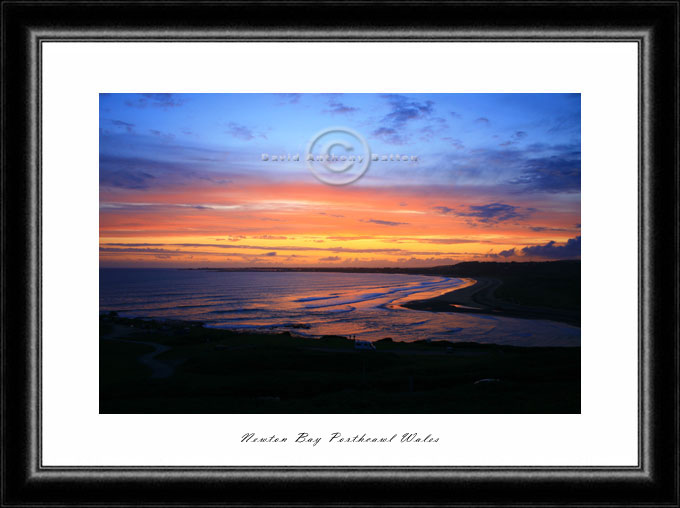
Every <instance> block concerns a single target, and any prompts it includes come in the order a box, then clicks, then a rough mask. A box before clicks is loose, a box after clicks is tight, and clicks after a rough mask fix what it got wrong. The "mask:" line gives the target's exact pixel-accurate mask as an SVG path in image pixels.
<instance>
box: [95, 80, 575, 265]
mask: <svg viewBox="0 0 680 508" xmlns="http://www.w3.org/2000/svg"><path fill="white" fill-rule="evenodd" d="M272 79H275V77H272ZM580 103H581V101H580V95H579V94H101V95H100V116H99V132H100V136H99V153H100V157H99V185H100V187H99V189H100V198H99V199H100V216H99V228H100V229H99V230H100V265H101V266H102V267H217V266H224V267H248V266H259V267H265V266H369V267H371V266H435V265H443V264H451V263H457V262H459V261H468V260H479V261H522V260H527V261H528V260H549V259H574V258H579V257H580V250H581V224H580V222H581V215H580V199H581V194H580V188H581V133H580V125H581V109H580ZM338 126H339V127H346V128H350V129H352V130H354V131H356V132H357V133H359V134H360V135H361V136H363V138H364V139H365V140H366V142H367V144H368V145H369V147H370V150H371V152H372V153H373V154H387V155H389V154H400V155H402V154H407V155H409V156H411V155H414V156H416V157H417V160H416V161H413V160H408V161H376V162H372V163H371V164H370V166H369V167H368V169H367V171H366V173H365V174H364V175H363V177H361V178H359V179H358V180H356V181H354V182H352V183H350V184H348V185H343V186H338V185H329V184H327V183H324V182H322V181H320V180H319V179H317V178H316V177H315V176H314V175H313V174H312V172H311V171H310V169H309V168H308V167H307V163H306V161H305V160H304V159H305V150H306V147H307V145H308V143H309V142H310V140H311V139H312V138H313V136H314V135H315V134H316V133H318V132H319V131H322V130H323V129H326V128H329V127H338ZM358 149H359V147H357V150H358ZM331 153H333V154H336V155H343V154H346V153H348V152H346V150H344V149H343V147H341V146H336V147H334V148H333V151H332V152H331ZM263 154H267V155H269V157H270V160H267V161H263V160H262V159H263V157H262V155H263ZM296 154H299V155H300V159H301V160H300V161H294V160H292V161H288V160H285V161H272V160H271V155H285V156H287V155H291V156H295V155H296Z"/></svg>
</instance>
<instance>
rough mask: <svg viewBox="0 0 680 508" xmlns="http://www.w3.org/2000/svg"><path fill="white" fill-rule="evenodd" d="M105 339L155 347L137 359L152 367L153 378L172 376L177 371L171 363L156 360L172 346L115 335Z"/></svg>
mask: <svg viewBox="0 0 680 508" xmlns="http://www.w3.org/2000/svg"><path fill="white" fill-rule="evenodd" d="M105 340H117V341H118V342H130V343H131V344H143V345H145V346H151V347H152V348H154V350H153V351H151V352H150V353H146V354H143V355H141V356H140V357H138V358H137V361H138V362H140V363H142V364H144V365H146V366H147V367H149V368H150V369H151V378H152V379H162V378H166V377H170V376H171V375H172V373H173V372H174V371H175V369H174V368H173V367H171V366H170V365H168V364H166V363H163V362H161V361H159V360H156V357H157V356H158V355H160V354H162V353H165V352H166V351H170V350H171V349H172V348H171V347H170V346H164V345H163V344H157V343H155V342H145V341H141V340H128V339H117V338H115V337H109V338H107V339H105Z"/></svg>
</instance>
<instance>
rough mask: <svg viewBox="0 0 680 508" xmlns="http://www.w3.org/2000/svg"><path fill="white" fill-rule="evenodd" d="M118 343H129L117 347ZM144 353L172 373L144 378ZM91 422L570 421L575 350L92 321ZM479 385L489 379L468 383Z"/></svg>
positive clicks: (576, 394)
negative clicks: (94, 389) (546, 416)
mask: <svg viewBox="0 0 680 508" xmlns="http://www.w3.org/2000/svg"><path fill="white" fill-rule="evenodd" d="M121 340H128V341H134V342H122V341H121ZM137 341H140V342H149V343H154V344H162V345H165V346H169V347H170V348H171V349H170V350H169V351H165V352H162V353H160V354H158V355H157V356H154V357H153V359H152V362H161V363H162V364H165V365H168V366H170V367H172V368H173V372H172V374H171V375H169V376H167V377H153V375H154V369H153V365H152V364H148V363H147V364H144V363H142V361H140V357H143V356H144V355H147V356H148V354H149V353H153V351H154V346H152V345H151V346H150V345H144V344H141V343H140V344H137V343H135V342H137ZM99 344H100V355H99V362H100V365H99V366H100V385H99V391H100V412H101V413H579V412H580V399H581V398H580V376H581V367H580V365H581V361H580V360H581V349H580V348H522V347H513V346H497V345H482V344H475V343H448V342H442V341H439V342H416V343H396V342H392V341H391V340H390V339H383V340H382V341H379V342H378V343H376V351H356V350H355V349H354V344H353V342H352V341H350V340H348V339H346V338H345V337H337V336H327V337H322V338H319V339H310V338H302V337H296V336H293V335H291V334H289V333H279V334H255V333H237V332H232V331H226V330H217V329H210V328H204V327H203V326H202V325H201V324H200V323H188V322H179V321H177V322H158V321H151V320H143V319H126V318H121V317H118V316H117V315H115V314H109V315H104V316H102V317H101V318H100V341H99ZM485 379H486V380H488V379H491V380H493V381H483V382H478V383H476V382H477V381H480V380H485Z"/></svg>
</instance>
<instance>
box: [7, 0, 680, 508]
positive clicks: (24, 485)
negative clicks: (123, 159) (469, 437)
mask: <svg viewBox="0 0 680 508" xmlns="http://www.w3.org/2000/svg"><path fill="white" fill-rule="evenodd" d="M679 12H680V4H679V3H678V1H657V2H645V1H632V2H631V1H600V2H581V1H577V2H570V1H561V2H552V1H541V2H535V1H526V2H516V1H515V2H496V1H491V2H487V1H471V2H456V1H454V2H423V1H418V2H384V3H381V2H374V3H364V2H357V1H352V2H343V3H341V2H316V3H306V2H276V3H273V2H262V3H244V2H219V3H217V2H177V1H169V0H168V1H157V2H148V1H146V2H128V1H116V2H113V1H101V2H95V1H81V2H75V1H74V2H69V1H65V2H54V1H31V2H21V1H4V2H2V71H3V72H2V75H3V78H2V79H3V84H2V85H3V86H2V110H3V113H2V137H3V139H2V140H3V145H2V443H1V449H2V498H1V502H2V506H43V505H55V506H70V505H84V506H92V505H116V506H127V505H147V504H148V505H151V504H155V505H161V506H164V505H167V506H175V505H182V506H183V505H197V506H198V505H216V504H220V505H255V504H259V505H313V506H320V505H346V504H352V505H385V506H387V505H389V506H393V505H394V506H396V505H399V506H419V505H575V504H579V505H589V506H600V505H608V506H612V505H614V506H637V505H653V506H678V503H679V490H678V477H679V473H680V472H679V471H678V463H679V462H678V460H679V455H678V443H679V440H678V423H679V422H678V360H679V355H678V337H679V320H678V301H679V299H678V287H679V285H678V262H679V257H678V252H679V244H678V226H679V224H678V217H679V208H678V203H679V200H678V191H679V186H678V182H679V179H678V153H679V150H678V148H679V147H678V134H679V133H678V42H679V38H678V31H679V28H680V24H679V21H678V20H679ZM234 40H236V41H412V42H418V41H485V42H496V41H506V42H519V41H588V42H598V41H635V42H637V43H638V45H639V49H640V51H639V55H640V56H639V69H640V81H639V85H640V86H639V90H640V92H639V94H640V95H639V99H640V100H639V104H640V108H639V119H640V132H639V143H640V159H639V202H638V206H639V224H638V227H639V235H640V245H639V260H640V261H639V274H638V277H639V287H640V291H639V309H640V313H639V352H640V365H639V396H640V399H639V400H640V406H639V424H640V427H639V428H640V436H639V439H640V440H639V443H640V463H639V465H638V466H637V467H586V468H581V467H568V468H541V467H511V468H501V467H474V468H465V467H396V468H380V467H365V468H347V467H316V468H315V467H228V468H217V467H188V468H183V467H125V468H112V467H91V468H87V467H44V466H42V465H41V462H40V456H41V455H40V452H41V445H40V443H41V441H40V436H41V434H40V433H41V431H40V396H41V377H40V365H41V364H40V354H41V348H40V345H41V342H40V341H41V265H40V245H41V243H40V242H41V149H40V146H41V144H40V143H41V138H40V136H41V122H40V114H41V99H40V97H41V96H40V93H41V45H42V43H43V42H46V41H101V42H106V41H156V42H158V41H163V42H173V41H234ZM83 72H87V70H86V69H84V71H83ZM75 78H76V77H75V76H74V79H75Z"/></svg>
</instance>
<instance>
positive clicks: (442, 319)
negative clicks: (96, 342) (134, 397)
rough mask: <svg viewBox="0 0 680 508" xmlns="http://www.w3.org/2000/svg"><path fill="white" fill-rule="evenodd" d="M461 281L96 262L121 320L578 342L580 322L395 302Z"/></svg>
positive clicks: (374, 335) (106, 297)
mask: <svg viewBox="0 0 680 508" xmlns="http://www.w3.org/2000/svg"><path fill="white" fill-rule="evenodd" d="M464 283H465V281H464V280H461V279H458V278H452V277H438V276H436V277H435V276H425V275H402V274H386V273H338V272H259V271H258V272H253V271H251V272H248V271H243V272H232V271H213V270H183V269H160V268H158V269H143V268H101V269H100V271H99V309H100V313H106V312H110V311H116V312H118V314H119V315H120V316H124V317H143V318H154V319H161V320H162V319H175V320H189V321H200V322H203V323H204V324H205V326H209V327H215V328H225V329H230V330H239V331H258V332H266V333H278V332H283V331H288V332H290V333H292V334H295V335H302V336H309V337H319V336H322V335H342V336H350V335H353V336H356V338H357V339H360V340H368V341H376V340H380V339H384V338H387V337H390V338H392V340H395V341H405V342H412V341H417V340H448V341H452V342H479V343H494V344H505V345H516V346H567V347H569V346H580V342H581V330H580V328H578V327H574V326H570V325H567V324H564V323H557V322H552V321H542V320H529V319H518V318H509V317H500V316H490V315H484V314H472V313H464V314H463V313H454V312H429V311H421V310H411V309H407V308H404V307H402V306H401V304H402V303H404V302H406V301H409V300H421V299H425V298H431V297H434V296H437V295H440V294H443V293H446V292H449V291H452V290H454V289H455V288H456V287H459V286H461V285H462V284H464Z"/></svg>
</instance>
